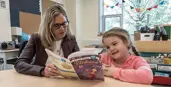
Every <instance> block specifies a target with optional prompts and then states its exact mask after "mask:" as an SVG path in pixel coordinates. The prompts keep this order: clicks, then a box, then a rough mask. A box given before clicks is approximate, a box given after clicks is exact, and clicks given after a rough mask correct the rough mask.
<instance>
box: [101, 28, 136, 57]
mask: <svg viewBox="0 0 171 87" xmlns="http://www.w3.org/2000/svg"><path fill="white" fill-rule="evenodd" d="M111 36H117V37H119V38H120V39H122V41H123V42H125V43H128V45H129V46H128V49H129V50H132V52H134V54H135V55H137V56H139V53H138V52H137V51H136V48H135V47H134V46H133V44H132V42H131V39H130V35H129V33H128V32H127V31H126V30H124V29H122V28H119V27H114V28H112V29H110V30H108V31H106V32H105V33H104V34H103V37H102V42H103V43H104V38H106V37H111Z"/></svg>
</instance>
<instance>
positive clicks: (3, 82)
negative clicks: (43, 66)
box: [0, 70, 153, 87]
mask: <svg viewBox="0 0 171 87" xmlns="http://www.w3.org/2000/svg"><path fill="white" fill-rule="evenodd" d="M0 87H153V86H151V85H141V84H134V83H127V82H121V81H119V80H115V79H113V78H109V77H105V81H91V80H67V79H52V78H46V77H37V76H29V75H23V74H19V73H17V72H16V71H15V70H4V71H0Z"/></svg>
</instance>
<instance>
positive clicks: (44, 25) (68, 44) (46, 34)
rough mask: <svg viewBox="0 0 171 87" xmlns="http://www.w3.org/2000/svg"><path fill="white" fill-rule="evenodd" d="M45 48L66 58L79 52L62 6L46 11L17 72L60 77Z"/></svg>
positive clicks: (17, 66)
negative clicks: (49, 60)
mask: <svg viewBox="0 0 171 87" xmlns="http://www.w3.org/2000/svg"><path fill="white" fill-rule="evenodd" d="M45 48H48V49H50V50H51V51H53V52H54V53H56V54H58V55H60V56H63V57H65V58H67V57H68V55H69V54H71V53H73V52H76V51H79V48H78V45H77V42H76V39H75V37H74V36H73V35H71V32H70V29H69V21H68V18H67V15H66V12H65V10H64V8H63V7H62V6H61V5H54V6H51V7H49V8H48V9H47V10H46V12H45V13H44V15H43V17H42V19H41V23H40V27H39V32H38V33H35V34H32V36H31V38H30V39H29V41H28V43H27V45H26V46H25V48H24V49H23V51H22V53H21V55H20V56H19V59H18V60H17V62H16V64H15V66H14V67H15V69H16V71H17V72H19V73H22V74H28V75H34V76H45V77H51V76H58V75H59V72H58V70H57V69H56V68H55V67H54V65H53V64H51V63H50V62H48V61H47V60H48V56H47V53H46V52H45Z"/></svg>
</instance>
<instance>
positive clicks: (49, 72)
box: [41, 64, 60, 78]
mask: <svg viewBox="0 0 171 87" xmlns="http://www.w3.org/2000/svg"><path fill="white" fill-rule="evenodd" d="M41 73H42V75H43V76H45V77H48V78H49V77H51V76H59V75H60V72H59V71H58V70H57V69H56V68H55V66H54V65H53V64H47V65H46V67H45V69H44V70H43V71H42V72H41Z"/></svg>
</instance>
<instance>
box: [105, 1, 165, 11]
mask: <svg viewBox="0 0 171 87" xmlns="http://www.w3.org/2000/svg"><path fill="white" fill-rule="evenodd" d="M123 3H125V0H123ZM165 3H166V1H161V2H160V3H159V4H157V5H154V6H152V7H149V8H147V9H145V8H135V7H133V6H130V9H135V11H136V12H144V11H146V10H148V11H151V10H152V9H153V8H155V9H156V8H158V6H159V5H164V4H165ZM104 5H105V6H106V8H109V7H110V8H111V9H113V8H114V7H116V6H119V5H120V4H119V2H117V3H116V4H114V5H107V4H106V3H104Z"/></svg>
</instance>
